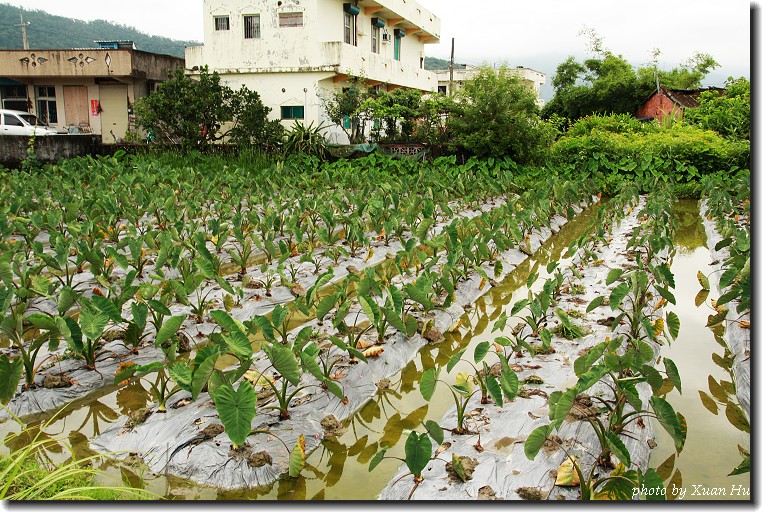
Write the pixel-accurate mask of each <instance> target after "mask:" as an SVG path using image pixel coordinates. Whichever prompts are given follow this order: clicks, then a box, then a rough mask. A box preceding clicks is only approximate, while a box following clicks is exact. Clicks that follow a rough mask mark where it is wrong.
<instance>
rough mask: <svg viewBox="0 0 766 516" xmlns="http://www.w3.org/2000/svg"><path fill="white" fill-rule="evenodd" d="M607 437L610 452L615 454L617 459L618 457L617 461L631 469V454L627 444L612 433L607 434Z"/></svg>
mask: <svg viewBox="0 0 766 516" xmlns="http://www.w3.org/2000/svg"><path fill="white" fill-rule="evenodd" d="M605 437H606V443H607V445H608V446H609V451H611V452H612V453H614V455H615V457H617V460H619V461H620V462H621V463H623V464H624V465H625V467H627V468H629V467H630V452H629V451H628V449H627V448H626V447H625V444H624V443H623V442H622V441H621V440H620V438H619V437H617V436H616V435H614V434H613V433H612V432H607V433H606V434H605Z"/></svg>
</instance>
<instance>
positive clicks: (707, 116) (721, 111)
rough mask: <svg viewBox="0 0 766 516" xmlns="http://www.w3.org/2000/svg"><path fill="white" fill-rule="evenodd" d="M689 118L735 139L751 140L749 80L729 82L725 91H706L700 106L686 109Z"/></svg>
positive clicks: (697, 123)
mask: <svg viewBox="0 0 766 516" xmlns="http://www.w3.org/2000/svg"><path fill="white" fill-rule="evenodd" d="M684 117H685V119H686V121H687V122H688V123H690V124H694V125H696V126H698V127H701V128H702V129H710V130H712V131H715V132H717V133H718V134H720V135H721V136H724V137H726V138H732V139H744V140H749V139H750V81H748V80H747V79H745V78H744V77H740V78H739V79H733V78H731V77H729V79H728V80H727V81H726V92H725V93H723V94H722V93H719V92H718V91H706V92H703V93H702V94H701V95H700V98H699V107H696V108H693V109H687V110H686V112H685V113H684Z"/></svg>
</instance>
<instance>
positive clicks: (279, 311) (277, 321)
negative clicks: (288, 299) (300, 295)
mask: <svg viewBox="0 0 766 516" xmlns="http://www.w3.org/2000/svg"><path fill="white" fill-rule="evenodd" d="M289 312H290V311H289V310H288V309H287V308H285V307H284V306H282V305H276V306H275V307H274V309H273V310H272V311H271V323H272V324H273V326H274V328H279V327H280V326H282V323H283V322H284V320H285V318H287V315H288V313H289Z"/></svg>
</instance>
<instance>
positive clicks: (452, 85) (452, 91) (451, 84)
mask: <svg viewBox="0 0 766 516" xmlns="http://www.w3.org/2000/svg"><path fill="white" fill-rule="evenodd" d="M454 94H455V38H452V54H451V56H450V60H449V95H450V97H452V96H453V95H454Z"/></svg>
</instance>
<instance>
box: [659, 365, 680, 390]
mask: <svg viewBox="0 0 766 516" xmlns="http://www.w3.org/2000/svg"><path fill="white" fill-rule="evenodd" d="M663 362H664V363H665V373H666V374H667V375H668V379H670V381H671V382H673V386H674V387H675V388H676V389H678V393H679V394H683V392H682V391H681V375H680V374H679V373H678V368H677V367H676V364H675V362H673V361H672V360H671V359H669V358H664V359H663Z"/></svg>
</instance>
